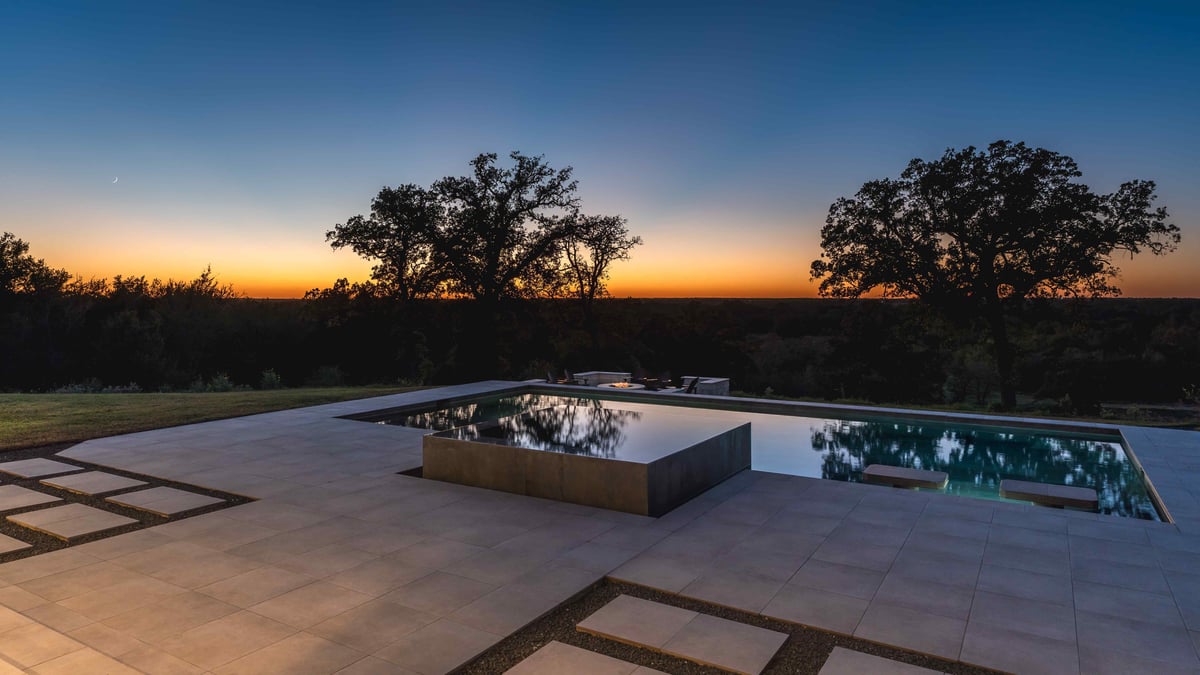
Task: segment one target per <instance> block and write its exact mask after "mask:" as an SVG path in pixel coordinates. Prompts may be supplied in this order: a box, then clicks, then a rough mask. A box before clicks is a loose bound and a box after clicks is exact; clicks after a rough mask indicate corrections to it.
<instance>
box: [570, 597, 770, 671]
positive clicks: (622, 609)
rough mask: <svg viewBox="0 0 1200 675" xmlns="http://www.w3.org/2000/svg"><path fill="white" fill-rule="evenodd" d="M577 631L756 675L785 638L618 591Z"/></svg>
mask: <svg viewBox="0 0 1200 675" xmlns="http://www.w3.org/2000/svg"><path fill="white" fill-rule="evenodd" d="M576 629H577V630H580V631H583V632H586V633H591V634H593V635H599V636H600V637H605V638H608V639H611V640H617V641H619V642H624V643H626V644H631V645H634V646H637V647H645V648H648V649H656V650H658V651H661V652H663V653H665V654H670V655H672V656H677V657H679V658H681V659H687V660H689V661H693V662H695V663H699V664H701V665H705V666H712V667H715V668H722V669H724V670H729V671H733V672H735V673H747V674H749V675H757V674H758V673H760V672H762V670H763V668H766V667H767V664H768V663H770V662H771V659H772V657H774V656H775V652H777V651H779V648H780V647H782V646H783V643H784V642H786V641H787V638H788V636H787V634H786V633H779V632H776V631H773V630H767V629H765V628H759V627H757V626H750V625H747V624H744V623H739V622H737V621H729V620H728V619H721V618H718V617H715V616H710V615H708V614H699V613H697V612H693V611H690V610H686V609H680V608H678V607H672V606H670V605H664V604H662V603H658V602H651V601H649V600H642V599H640V598H634V597H631V596H627V595H621V596H618V597H617V598H615V599H614V600H612V601H611V602H609V603H608V604H607V605H605V606H604V607H601V608H600V609H598V610H596V612H595V613H593V614H592V615H591V616H589V617H588V618H586V619H584V620H583V621H582V622H580V623H579V625H577V626H576Z"/></svg>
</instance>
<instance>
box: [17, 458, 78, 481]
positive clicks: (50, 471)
mask: <svg viewBox="0 0 1200 675" xmlns="http://www.w3.org/2000/svg"><path fill="white" fill-rule="evenodd" d="M82 470H83V467H82V466H75V465H74V464H67V463H66V462H56V461H54V460H53V459H45V458H42V457H37V458H34V459H21V460H17V461H15V462H4V463H0V473H7V474H11V475H13V476H18V477H20V478H37V477H39V476H52V475H54V474H56V473H67V472H68V471H82Z"/></svg>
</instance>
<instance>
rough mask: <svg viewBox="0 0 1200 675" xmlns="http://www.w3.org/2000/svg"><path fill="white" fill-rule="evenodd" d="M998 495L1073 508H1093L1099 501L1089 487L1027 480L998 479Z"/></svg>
mask: <svg viewBox="0 0 1200 675" xmlns="http://www.w3.org/2000/svg"><path fill="white" fill-rule="evenodd" d="M1000 496H1001V497H1004V498H1006V499H1019V500H1021V501H1028V502H1033V503H1034V504H1041V505H1043V506H1069V507H1071V508H1074V509H1091V510H1095V509H1096V507H1097V506H1099V503H1100V501H1099V499H1098V497H1097V496H1096V491H1095V490H1093V489H1091V488H1082V487H1074V486H1071V485H1055V484H1053V483H1035V482H1033V481H1028V480H1012V479H1007V480H1002V481H1000Z"/></svg>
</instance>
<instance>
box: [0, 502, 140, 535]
mask: <svg viewBox="0 0 1200 675" xmlns="http://www.w3.org/2000/svg"><path fill="white" fill-rule="evenodd" d="M8 519H9V521H11V522H14V523H16V524H17V525H20V526H22V527H28V528H29V529H31V530H37V531H38V532H45V533H46V534H48V535H50V536H52V537H58V538H59V539H62V540H63V541H67V542H69V541H71V540H72V539H76V538H78V537H82V536H85V535H89V534H94V533H96V532H103V531H105V530H111V529H113V528H116V527H121V526H123V525H128V524H130V523H136V522H137V521H136V520H134V519H133V518H126V517H125V516H118V515H117V514H115V513H109V512H108V511H101V510H100V509H94V508H92V507H90V506H84V505H83V504H67V505H66V506H54V507H51V508H48V509H42V510H41V511H30V512H29V513H18V514H16V515H13V516H9V517H8Z"/></svg>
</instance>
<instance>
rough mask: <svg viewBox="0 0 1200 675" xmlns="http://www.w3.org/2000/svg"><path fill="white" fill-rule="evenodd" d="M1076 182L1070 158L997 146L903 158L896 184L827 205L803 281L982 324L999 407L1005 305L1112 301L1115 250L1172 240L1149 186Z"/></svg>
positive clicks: (868, 187) (1010, 394)
mask: <svg viewBox="0 0 1200 675" xmlns="http://www.w3.org/2000/svg"><path fill="white" fill-rule="evenodd" d="M1081 176H1082V174H1081V173H1080V171H1079V168H1078V166H1077V165H1076V163H1075V161H1074V160H1073V159H1071V158H1070V157H1067V156H1065V155H1062V154H1059V153H1056V152H1052V151H1050V150H1046V149H1043V148H1031V147H1028V146H1026V145H1025V144H1024V143H1012V142H1009V141H997V142H995V143H992V144H991V145H989V146H988V147H987V149H986V150H977V149H976V148H974V147H967V148H964V149H962V150H955V149H948V150H946V152H945V154H943V155H942V157H941V158H939V159H936V160H932V161H927V160H922V159H913V160H912V161H911V162H909V164H908V167H907V168H906V169H905V170H904V172H903V173H901V174H900V177H899V178H898V179H890V178H885V179H881V180H873V181H869V182H867V183H865V184H864V185H863V186H862V188H861V189H859V191H858V193H857V194H856V195H855V196H854V197H853V198H845V197H843V198H840V199H838V200H837V201H836V202H834V203H833V205H832V206H831V207H830V208H829V216H828V217H827V218H826V221H825V226H824V227H823V228H822V229H821V248H822V254H821V258H820V259H818V260H815V261H813V263H812V267H811V271H812V276H813V278H814V279H820V280H821V283H820V293H821V295H826V296H834V297H858V296H861V295H864V294H868V293H871V292H876V291H878V292H880V293H881V294H882V295H883V296H884V297H903V298H919V299H921V300H923V301H925V302H928V303H930V304H932V305H934V306H937V307H941V308H943V309H947V310H951V311H953V312H955V313H960V314H963V315H968V316H978V317H982V318H985V319H987V320H988V322H989V324H990V326H991V332H992V339H993V342H994V347H995V350H996V359H997V366H998V369H999V371H1000V376H1001V389H1002V398H1003V404H1004V405H1005V406H1007V407H1011V406H1012V405H1013V404H1014V403H1015V390H1014V388H1013V387H1012V382H1011V374H1012V353H1011V347H1010V345H1009V341H1008V336H1007V329H1006V325H1005V321H1006V317H1007V315H1008V314H1009V307H1011V306H1012V305H1014V304H1016V303H1019V302H1020V301H1021V300H1023V299H1025V298H1029V297H1062V296H1089V297H1100V296H1112V295H1117V294H1118V293H1119V292H1120V291H1119V289H1118V288H1117V286H1116V284H1115V280H1116V278H1117V276H1118V274H1119V272H1120V270H1119V268H1118V267H1117V265H1116V262H1115V257H1116V256H1117V255H1120V254H1122V253H1124V254H1128V255H1130V256H1132V255H1134V254H1137V253H1139V252H1142V251H1149V252H1150V253H1153V254H1155V255H1161V254H1164V253H1168V252H1170V251H1173V250H1174V249H1175V247H1176V244H1178V242H1179V228H1178V227H1177V226H1175V225H1173V224H1171V223H1168V222H1167V219H1168V215H1167V211H1166V209H1165V208H1162V207H1158V208H1155V207H1153V202H1154V199H1155V194H1154V189H1155V185H1154V183H1153V182H1151V181H1141V180H1134V181H1130V182H1127V183H1123V184H1122V185H1121V186H1120V188H1119V189H1118V190H1117V191H1116V192H1114V193H1111V194H1097V193H1095V192H1093V191H1092V190H1091V189H1090V188H1089V187H1088V186H1087V185H1085V184H1083V183H1081V182H1078V181H1077V180H1076V179H1078V178H1079V177H1081Z"/></svg>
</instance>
